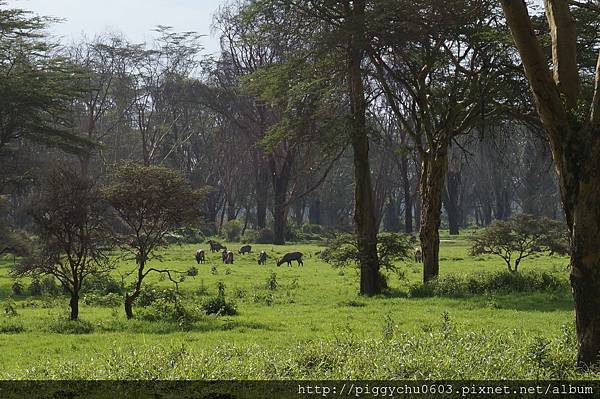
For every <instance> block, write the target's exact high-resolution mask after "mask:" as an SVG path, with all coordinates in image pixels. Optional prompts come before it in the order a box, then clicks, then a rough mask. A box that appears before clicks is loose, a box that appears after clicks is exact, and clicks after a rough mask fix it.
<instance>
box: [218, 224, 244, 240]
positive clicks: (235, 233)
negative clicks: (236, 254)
mask: <svg viewBox="0 0 600 399" xmlns="http://www.w3.org/2000/svg"><path fill="white" fill-rule="evenodd" d="M222 233H223V235H224V236H225V238H226V239H227V241H230V242H237V241H239V240H240V236H241V234H242V224H241V223H240V221H239V220H237V219H234V220H228V221H227V222H225V223H223V228H222Z"/></svg>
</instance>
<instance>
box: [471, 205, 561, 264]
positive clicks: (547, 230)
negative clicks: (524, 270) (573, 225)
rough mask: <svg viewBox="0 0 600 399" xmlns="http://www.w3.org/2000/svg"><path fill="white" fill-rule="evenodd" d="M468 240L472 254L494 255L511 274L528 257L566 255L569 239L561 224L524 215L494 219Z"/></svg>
mask: <svg viewBox="0 0 600 399" xmlns="http://www.w3.org/2000/svg"><path fill="white" fill-rule="evenodd" d="M471 241H472V246H471V251H470V253H471V255H474V256H475V255H482V254H492V255H497V256H499V257H500V258H502V259H503V260H504V262H506V265H507V267H508V270H509V271H512V272H516V271H517V270H518V268H519V264H520V263H521V261H522V260H523V259H525V258H527V257H529V256H532V255H535V254H538V253H543V252H547V253H550V254H554V253H558V254H566V253H568V251H569V238H568V234H567V232H566V229H565V226H564V225H563V224H562V223H560V222H557V221H555V220H551V219H548V218H541V219H536V218H534V217H533V216H531V215H526V214H518V215H513V216H511V217H510V218H509V219H507V220H495V221H494V222H492V223H491V224H490V225H489V226H488V227H486V228H484V229H483V230H481V231H479V232H478V233H476V234H474V235H473V236H472V237H471ZM513 259H514V265H513Z"/></svg>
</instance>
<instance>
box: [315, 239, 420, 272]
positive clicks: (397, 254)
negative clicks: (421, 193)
mask: <svg viewBox="0 0 600 399" xmlns="http://www.w3.org/2000/svg"><path fill="white" fill-rule="evenodd" d="M411 248H412V245H411V244H410V241H409V238H408V236H407V235H404V234H397V233H383V234H380V235H379V236H378V237H377V254H378V256H379V264H380V265H381V266H382V267H383V268H386V269H391V270H393V269H395V266H394V262H396V261H400V260H404V259H407V258H409V257H410V249H411ZM320 256H321V258H322V259H323V260H324V261H325V262H327V263H329V264H332V265H333V266H335V267H343V266H349V265H351V264H355V265H358V262H359V256H358V243H357V240H356V237H355V235H353V234H348V233H341V234H337V235H336V236H335V238H333V239H330V240H328V241H327V244H326V248H325V249H324V250H323V251H322V252H321V254H320Z"/></svg>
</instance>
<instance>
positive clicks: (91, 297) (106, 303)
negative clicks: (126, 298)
mask: <svg viewBox="0 0 600 399" xmlns="http://www.w3.org/2000/svg"><path fill="white" fill-rule="evenodd" d="M83 303H85V304H86V305H89V306H102V307H109V308H114V307H116V306H119V305H121V304H122V303H123V296H122V295H121V294H116V293H114V292H110V293H108V294H106V295H99V294H97V293H94V292H91V293H88V294H85V295H84V296H83Z"/></svg>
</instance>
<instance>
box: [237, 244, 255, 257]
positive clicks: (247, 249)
mask: <svg viewBox="0 0 600 399" xmlns="http://www.w3.org/2000/svg"><path fill="white" fill-rule="evenodd" d="M238 252H239V253H240V254H242V255H244V254H249V253H250V252H252V246H250V245H244V246H243V247H241V248H240V249H239V251H238Z"/></svg>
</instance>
